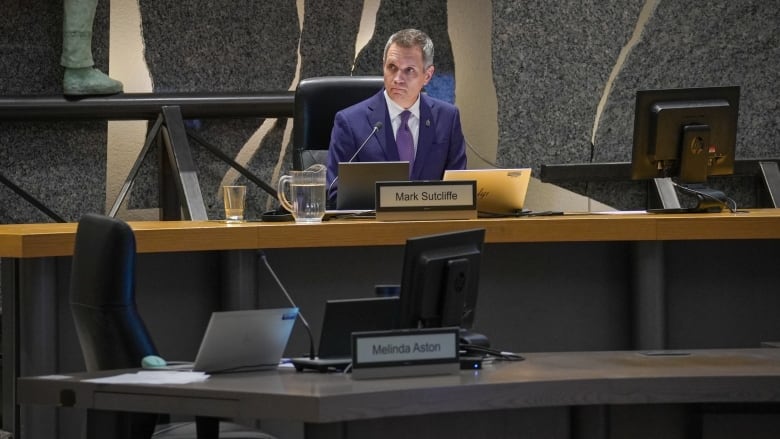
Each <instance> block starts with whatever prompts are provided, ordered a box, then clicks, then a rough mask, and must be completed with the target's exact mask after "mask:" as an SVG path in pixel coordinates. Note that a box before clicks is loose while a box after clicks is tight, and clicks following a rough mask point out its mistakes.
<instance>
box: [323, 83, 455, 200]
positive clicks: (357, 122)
mask: <svg viewBox="0 0 780 439" xmlns="http://www.w3.org/2000/svg"><path fill="white" fill-rule="evenodd" d="M377 122H381V123H382V128H380V129H379V130H377V132H376V133H374V134H373V135H371V131H372V130H373V129H374V126H375V125H376V124H377ZM369 136H370V138H369ZM366 139H368V141H367V142H366V144H365V146H364V147H363V149H361V150H360V152H359V153H358V155H357V156H356V157H355V159H354V160H352V161H356V162H388V161H399V160H400V157H399V156H398V148H397V146H396V144H395V137H394V136H393V126H392V124H391V123H390V115H389V113H388V111H387V103H386V102H385V97H384V90H383V91H380V92H379V93H377V94H375V95H374V96H372V97H370V98H368V99H366V100H365V101H362V102H359V103H357V104H355V105H353V106H351V107H348V108H346V109H344V110H341V111H339V112H338V113H336V117H335V120H334V122H333V131H332V132H331V136H330V146H329V147H328V182H327V185H328V187H329V188H330V189H329V191H328V199H329V200H330V201H331V202H332V201H333V200H335V199H336V192H337V188H338V180H336V177H337V175H338V164H339V162H347V161H349V160H350V159H351V158H352V156H353V155H354V154H355V152H356V151H357V149H358V148H359V147H360V145H361V144H362V143H363V142H364V141H366ZM465 168H466V142H465V139H464V138H463V131H462V129H461V125H460V112H459V111H458V108H457V107H455V106H454V105H452V104H450V103H447V102H444V101H441V100H439V99H435V98H432V97H430V96H427V95H425V94H421V95H420V133H419V136H418V140H417V154H416V156H415V159H414V165H413V168H412V170H411V174H410V179H411V180H441V179H442V177H443V176H444V170H445V169H465ZM334 180H336V181H335V183H334Z"/></svg>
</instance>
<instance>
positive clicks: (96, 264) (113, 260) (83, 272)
mask: <svg viewBox="0 0 780 439" xmlns="http://www.w3.org/2000/svg"><path fill="white" fill-rule="evenodd" d="M135 261H136V249H135V235H134V234H133V230H132V229H131V228H130V226H129V225H128V224H127V223H125V222H124V221H122V220H120V219H116V218H111V217H108V216H103V215H95V214H87V215H84V216H83V217H82V218H81V220H80V221H79V224H78V229H77V231H76V245H75V248H74V252H73V261H72V265H71V278H70V308H71V313H72V315H73V321H74V323H75V326H76V333H77V334H78V338H79V344H80V346H81V350H82V354H83V356H84V362H85V364H86V368H87V371H88V372H94V371H99V370H107V369H128V368H138V367H141V360H142V359H143V358H144V357H145V356H147V355H157V349H156V348H155V346H154V343H153V341H152V337H151V336H150V334H149V332H148V330H147V329H146V326H145V324H144V322H143V319H142V318H141V316H140V314H139V313H138V309H137V308H136V303H135ZM158 420H159V416H158V415H155V414H146V413H122V412H110V411H98V410H90V411H88V412H87V425H86V429H87V435H86V436H87V438H88V439H92V438H95V439H98V438H100V439H103V438H118V439H149V438H151V437H152V435H153V434H154V437H160V438H174V437H176V438H183V437H186V436H189V437H197V438H217V437H219V436H220V430H223V431H230V433H229V437H241V438H266V439H267V438H271V436H269V435H267V434H265V433H262V432H259V431H251V430H250V431H244V430H246V429H243V428H242V427H240V426H237V425H235V424H228V423H224V425H220V423H219V420H218V419H215V418H205V417H203V418H202V417H198V418H197V419H196V420H197V422H196V425H193V423H185V424H188V425H184V424H180V425H177V426H169V428H168V429H167V430H168V432H167V433H164V434H159V435H158V434H155V428H156V426H157V423H158ZM222 427H224V428H222ZM227 435H228V434H226V435H225V436H227Z"/></svg>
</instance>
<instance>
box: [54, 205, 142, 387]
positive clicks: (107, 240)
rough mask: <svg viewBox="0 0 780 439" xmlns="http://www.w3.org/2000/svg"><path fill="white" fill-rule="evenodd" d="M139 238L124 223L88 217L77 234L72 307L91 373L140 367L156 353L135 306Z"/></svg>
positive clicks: (85, 216)
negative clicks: (146, 358) (148, 356)
mask: <svg viewBox="0 0 780 439" xmlns="http://www.w3.org/2000/svg"><path fill="white" fill-rule="evenodd" d="M135 258H136V251H135V235H134V234H133V231H132V229H131V228H130V226H128V225H127V223H125V222H124V221H122V220H120V219H116V218H111V217H107V216H102V215H94V214H87V215H84V216H83V217H82V218H81V220H80V221H79V224H78V229H77V231H76V245H75V249H74V252H73V262H72V266H71V278H70V308H71V313H72V314H73V320H74V322H75V324H76V332H77V334H78V338H79V343H80V345H81V350H82V353H83V355H84V362H85V363H86V367H87V371H90V372H92V371H97V370H105V369H121V368H131V367H132V368H134V367H140V365H141V359H142V358H143V357H145V356H147V355H157V349H156V348H155V346H154V343H153V342H152V338H151V336H150V335H149V332H148V331H147V329H146V326H145V325H144V322H143V320H142V319H141V316H140V315H139V314H138V310H137V308H136V304H135Z"/></svg>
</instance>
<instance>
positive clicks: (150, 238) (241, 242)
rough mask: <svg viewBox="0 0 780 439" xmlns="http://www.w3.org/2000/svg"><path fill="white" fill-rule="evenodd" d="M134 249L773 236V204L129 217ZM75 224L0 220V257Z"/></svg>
mask: <svg viewBox="0 0 780 439" xmlns="http://www.w3.org/2000/svg"><path fill="white" fill-rule="evenodd" d="M130 226H131V227H132V228H133V230H134V231H135V233H136V241H137V248H138V252H139V253H155V252H179V251H209V250H241V249H257V248H306V247H351V246H374V245H378V246H384V245H403V244H404V243H405V242H406V239H407V238H409V237H412V236H423V235H429V234H436V233H444V232H452V231H457V230H465V229H471V228H485V229H486V231H487V233H486V242H488V243H522V242H591V241H664V240H696V239H713V240H719V239H780V209H761V210H755V211H752V212H750V213H747V214H730V213H721V214H688V215H665V214H621V215H599V214H572V215H563V216H553V217H530V218H527V217H524V218H495V219H481V218H480V219H476V220H453V221H407V222H381V221H375V220H338V221H328V222H326V223H323V224H313V225H304V224H294V223H259V222H249V223H244V224H240V225H227V224H224V223H222V222H218V221H194V222H191V221H131V222H130ZM75 233H76V224H75V223H66V224H59V223H58V224H11V225H0V257H11V258H35V257H50V256H70V255H71V254H72V252H73V244H74V240H75Z"/></svg>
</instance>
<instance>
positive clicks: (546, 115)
mask: <svg viewBox="0 0 780 439" xmlns="http://www.w3.org/2000/svg"><path fill="white" fill-rule="evenodd" d="M647 3H648V4H651V3H652V2H647ZM645 4H646V2H645V1H643V0H616V1H610V2H598V1H590V2H581V1H578V0H570V1H559V2H555V3H554V5H555V7H551V6H552V5H553V4H552V3H550V2H546V1H543V0H539V1H523V2H518V1H512V0H494V1H493V70H494V79H495V82H496V90H497V93H498V101H499V112H498V118H499V129H500V132H499V148H498V161H499V163H500V164H502V165H505V166H531V167H533V168H534V170H535V172H538V170H539V168H540V166H541V165H542V164H563V163H588V162H592V163H603V162H615V161H619V162H627V161H630V160H631V144H632V139H633V137H632V135H633V134H632V133H633V121H634V99H635V93H636V90H640V89H663V88H682V87H704V86H725V85H739V86H741V102H740V120H739V132H738V138H737V142H738V151H737V158H778V157H780V144H779V142H778V141H777V139H778V134H780V131H779V130H780V126H779V124H778V118H779V117H780V116H778V111H777V110H778V104H777V97H776V94H777V93H776V90H777V89H778V79H780V74H779V73H778V72H779V71H780V68H779V67H780V66H779V65H778V63H779V62H780V56H778V55H780V41H779V40H778V38H779V35H780V32H778V27H777V23H778V22H780V8H778V5H777V4H775V3H772V2H761V1H757V0H745V1H739V2H728V1H692V2H677V1H670V0H661V1H658V2H657V7H656V8H655V9H654V11H653V13H652V14H651V15H650V17H649V19H648V20H647V22H646V24H644V26H643V30H642V32H641V34H640V38H639V41H638V43H637V44H636V46H635V47H634V48H633V50H632V51H631V52H630V53H629V54H628V57H627V58H626V60H625V63H624V64H622V67H621V68H620V69H618V70H617V71H618V74H617V77H616V79H615V81H614V85H613V87H612V88H611V89H608V88H607V87H606V85H607V80H608V78H609V75H610V73H611V71H612V70H613V66H615V64H616V63H617V60H618V54H619V53H620V51H621V49H622V48H623V46H624V45H625V44H626V43H627V42H628V41H629V38H630V37H631V35H632V34H633V32H634V29H635V27H637V25H638V23H639V22H640V11H641V10H642V8H643V7H644V6H645ZM605 90H606V93H607V100H606V107H605V109H604V112H603V115H602V118H601V121H600V123H599V124H598V126H597V128H596V130H595V136H593V130H594V120H595V116H596V113H597V106H598V103H599V100H600V99H601V96H602V94H603V93H605ZM592 138H593V140H594V141H593V142H591V139H592ZM712 185H713V186H715V187H720V188H723V189H725V190H726V191H727V193H728V194H729V195H730V196H732V197H734V198H736V199H737V201H738V202H739V204H740V205H748V206H749V205H755V199H754V187H753V185H754V180H753V179H751V178H737V177H735V178H716V179H714V180H713V182H712ZM568 187H569V188H570V189H573V190H575V191H577V192H580V193H583V194H587V195H589V196H590V197H592V198H595V199H598V200H599V201H602V202H604V203H607V204H610V205H613V206H616V207H618V208H625V209H637V208H643V207H644V204H645V192H644V189H645V187H644V183H643V182H630V181H626V182H616V183H599V184H596V183H590V184H588V183H580V184H572V185H568Z"/></svg>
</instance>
